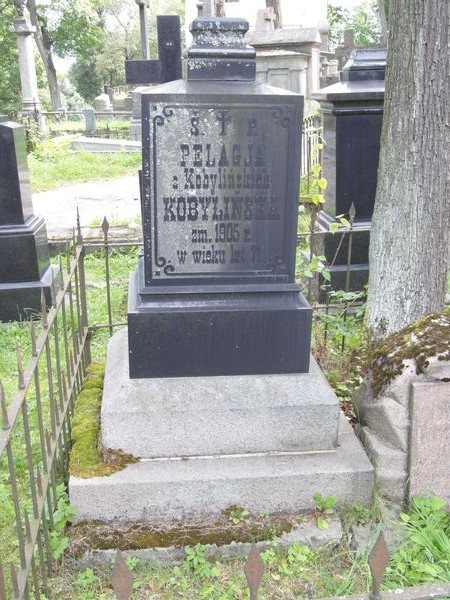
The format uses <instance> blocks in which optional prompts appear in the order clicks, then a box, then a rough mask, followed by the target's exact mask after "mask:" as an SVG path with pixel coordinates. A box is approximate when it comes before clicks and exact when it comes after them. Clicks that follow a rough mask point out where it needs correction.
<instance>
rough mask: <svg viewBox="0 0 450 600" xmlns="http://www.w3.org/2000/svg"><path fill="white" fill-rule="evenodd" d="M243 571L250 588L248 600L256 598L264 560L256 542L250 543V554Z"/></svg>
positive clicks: (255, 599)
mask: <svg viewBox="0 0 450 600" xmlns="http://www.w3.org/2000/svg"><path fill="white" fill-rule="evenodd" d="M244 573H245V577H246V579H247V584H248V589H249V590H250V600H257V598H258V590H259V586H260V585H261V580H262V576H263V573H264V562H263V560H262V558H261V556H260V554H259V552H258V549H257V547H256V544H252V547H251V550H250V554H249V555H248V559H247V562H246V563H245V566H244Z"/></svg>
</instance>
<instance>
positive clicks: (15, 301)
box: [0, 117, 58, 321]
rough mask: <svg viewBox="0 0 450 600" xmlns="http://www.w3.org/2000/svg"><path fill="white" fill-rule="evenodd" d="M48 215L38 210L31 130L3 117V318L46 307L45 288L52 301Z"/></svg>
mask: <svg viewBox="0 0 450 600" xmlns="http://www.w3.org/2000/svg"><path fill="white" fill-rule="evenodd" d="M57 273H58V269H57V268H56V267H54V266H51V265H50V261H49V255H48V243H47V230H46V226H45V222H44V219H43V218H41V217H38V216H36V215H34V214H33V205H32V202H31V190H30V178H29V174H28V165H27V153H26V143H25V131H24V128H23V127H22V125H19V124H18V123H12V122H10V121H7V120H6V117H4V118H3V119H2V118H1V117H0V320H2V321H12V320H18V319H20V318H27V317H29V316H30V314H31V313H32V312H39V313H40V311H41V291H42V290H44V293H45V295H46V299H47V304H51V287H52V279H53V278H55V277H56V276H57Z"/></svg>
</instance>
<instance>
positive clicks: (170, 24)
mask: <svg viewBox="0 0 450 600" xmlns="http://www.w3.org/2000/svg"><path fill="white" fill-rule="evenodd" d="M156 29H157V35H158V55H159V59H158V60H126V61H125V77H126V82H127V83H128V84H129V85H143V84H149V83H166V82H168V81H175V80H176V79H181V34H180V17H179V16H177V15H158V16H157V18H156Z"/></svg>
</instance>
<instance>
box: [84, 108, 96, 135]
mask: <svg viewBox="0 0 450 600" xmlns="http://www.w3.org/2000/svg"><path fill="white" fill-rule="evenodd" d="M83 113H84V120H85V128H86V133H94V132H95V130H96V124H95V109H94V108H85V109H84V110H83Z"/></svg>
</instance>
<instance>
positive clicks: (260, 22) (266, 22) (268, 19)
mask: <svg viewBox="0 0 450 600" xmlns="http://www.w3.org/2000/svg"><path fill="white" fill-rule="evenodd" d="M276 18H277V17H276V14H275V11H274V10H273V8H272V7H269V8H263V9H261V10H258V13H257V16H256V27H255V31H272V30H273V29H274V26H275V21H276Z"/></svg>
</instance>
